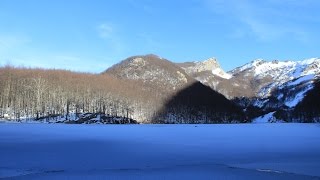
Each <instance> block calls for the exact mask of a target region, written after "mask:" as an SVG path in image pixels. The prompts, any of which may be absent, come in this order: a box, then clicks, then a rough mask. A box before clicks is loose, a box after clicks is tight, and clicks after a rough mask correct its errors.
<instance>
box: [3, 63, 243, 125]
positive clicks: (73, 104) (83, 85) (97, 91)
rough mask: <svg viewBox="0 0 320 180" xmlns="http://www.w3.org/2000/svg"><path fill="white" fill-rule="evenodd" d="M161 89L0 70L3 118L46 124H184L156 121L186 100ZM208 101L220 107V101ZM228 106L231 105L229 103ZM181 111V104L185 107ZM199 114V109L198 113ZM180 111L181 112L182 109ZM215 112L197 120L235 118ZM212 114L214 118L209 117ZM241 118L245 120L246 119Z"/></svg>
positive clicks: (83, 76)
mask: <svg viewBox="0 0 320 180" xmlns="http://www.w3.org/2000/svg"><path fill="white" fill-rule="evenodd" d="M159 89H161V87H158V86H152V85H151V84H149V85H148V84H147V83H143V82H140V81H134V80H126V79H118V78H116V77H114V76H111V75H109V74H89V73H75V72H71V71H65V70H48V69H29V68H15V67H10V66H6V67H2V68H0V118H6V119H12V120H20V119H24V120H43V121H45V120H49V119H52V118H53V119H54V118H57V117H60V118H61V117H63V119H64V120H65V121H70V120H77V119H79V118H80V116H81V114H84V113H95V114H100V115H103V116H107V117H116V118H118V119H119V118H120V119H121V118H122V119H131V120H136V121H138V122H143V123H155V122H157V123H168V122H170V123H182V122H177V121H172V119H176V118H174V117H172V119H170V118H169V119H162V120H161V121H158V120H159V119H157V121H154V117H159V116H158V114H159V113H163V111H162V109H164V106H165V105H166V102H171V104H172V101H173V102H174V103H173V104H176V102H175V101H181V99H176V100H173V99H172V97H173V95H174V94H175V95H177V94H178V93H179V91H181V90H182V89H183V87H182V88H181V89H176V90H175V91H172V92H164V91H161V90H159ZM208 93H209V94H210V93H215V92H214V91H210V92H208ZM208 93H207V94H208ZM207 94H206V95H207ZM203 96H205V95H203ZM221 96H222V95H221ZM198 97H199V95H197V96H194V97H193V96H192V95H191V96H190V97H189V98H191V99H192V98H198ZM212 98H215V97H212ZM207 100H208V101H212V102H214V100H215V99H210V98H209V99H207ZM225 102H227V103H230V102H229V101H227V100H225ZM216 103H218V101H217V102H216ZM178 104H179V103H178ZM180 105H181V103H180V104H179V107H180ZM197 105H199V104H197ZM200 106H202V105H201V104H200ZM170 108H172V107H170ZM181 108H182V107H181ZM190 108H192V107H189V109H188V110H190ZM197 108H198V107H196V106H195V110H196V109H197ZM175 109H176V110H177V109H179V108H178V106H176V107H175ZM198 109H199V108H198ZM215 110H216V109H210V110H206V112H203V113H201V114H198V115H196V116H194V118H200V119H201V118H202V119H205V121H199V123H200V122H204V123H217V122H221V121H220V120H219V121H217V119H221V116H220V115H221V114H223V115H224V116H229V115H230V114H232V113H231V111H229V109H224V110H223V111H221V108H220V110H219V112H215ZM179 112H182V111H178V110H177V111H175V112H170V113H171V115H172V116H179ZM222 112H223V113H222ZM189 113H191V112H189ZM196 113H198V112H196ZM208 114H211V115H210V116H208ZM212 114H215V118H214V119H212V118H208V117H213V116H212ZM218 114H219V118H218V117H217V115H218ZM235 114H237V115H239V111H238V110H235ZM100 117H101V116H100ZM162 117H168V116H162ZM203 117H206V118H203ZM232 117H236V116H232ZM237 117H240V118H239V119H243V117H242V115H241V113H240V115H239V116H237ZM194 118H193V119H194ZM224 119H225V121H223V122H231V121H232V120H231V119H230V118H224ZM233 120H235V119H233ZM237 120H238V119H237ZM183 123H194V121H193V120H192V121H191V120H190V121H189V119H185V120H184V121H183Z"/></svg>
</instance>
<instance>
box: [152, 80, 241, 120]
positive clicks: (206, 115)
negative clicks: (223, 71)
mask: <svg viewBox="0 0 320 180" xmlns="http://www.w3.org/2000/svg"><path fill="white" fill-rule="evenodd" d="M231 122H245V115H244V113H243V112H242V109H241V108H240V107H238V106H236V105H235V104H234V103H232V102H231V101H229V100H228V99H227V98H225V97H224V96H223V95H222V94H220V93H218V92H216V91H214V90H212V89H211V88H210V87H208V86H205V85H203V84H202V83H200V82H195V83H193V84H191V85H190V86H187V87H186V88H184V89H182V90H180V91H179V92H178V93H176V94H175V95H174V96H173V97H171V98H169V99H168V100H167V102H166V103H165V105H164V106H163V107H162V108H161V109H160V110H159V111H158V112H157V113H156V114H155V115H154V116H153V118H152V123H170V124H171V123H231Z"/></svg>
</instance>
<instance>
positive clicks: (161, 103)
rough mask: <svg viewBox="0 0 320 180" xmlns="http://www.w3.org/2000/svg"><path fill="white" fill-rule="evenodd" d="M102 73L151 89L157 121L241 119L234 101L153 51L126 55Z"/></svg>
mask: <svg viewBox="0 0 320 180" xmlns="http://www.w3.org/2000/svg"><path fill="white" fill-rule="evenodd" d="M211 66H212V64H211ZM199 68H201V67H199ZM204 68H205V67H204ZM103 74H108V75H111V76H114V77H117V78H120V79H127V80H133V81H136V82H140V83H142V84H143V85H142V86H143V87H142V89H143V90H147V91H151V92H152V93H154V97H153V98H152V99H150V101H152V102H153V103H152V107H156V108H155V109H157V112H156V113H154V112H152V113H153V116H152V117H151V119H152V120H153V121H155V122H156V123H187V122H192V123H217V122H220V123H221V122H223V123H228V122H232V121H234V122H236V121H238V122H240V121H243V120H244V114H243V112H242V111H241V109H240V108H239V107H238V106H236V105H235V104H234V103H233V102H231V101H230V100H228V99H227V98H225V97H224V96H223V95H222V94H220V93H218V92H216V91H214V90H212V89H211V88H210V87H207V86H206V85H204V84H201V83H199V82H198V81H197V80H195V79H194V78H193V77H191V76H190V75H188V74H187V73H186V72H185V70H184V69H182V68H181V67H179V66H178V65H177V64H174V63H172V62H170V61H169V60H167V59H164V58H161V57H158V56H156V55H145V56H133V57H130V58H127V59H125V60H123V61H121V62H120V63H118V64H116V65H114V66H112V67H111V68H109V69H107V70H106V71H105V72H104V73H103ZM152 107H150V108H151V109H152Z"/></svg>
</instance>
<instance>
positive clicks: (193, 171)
mask: <svg viewBox="0 0 320 180" xmlns="http://www.w3.org/2000/svg"><path fill="white" fill-rule="evenodd" d="M1 178H4V179H6V178H9V179H290V180H291V179H320V125H319V124H238V125H66V124H7V123H0V179H1Z"/></svg>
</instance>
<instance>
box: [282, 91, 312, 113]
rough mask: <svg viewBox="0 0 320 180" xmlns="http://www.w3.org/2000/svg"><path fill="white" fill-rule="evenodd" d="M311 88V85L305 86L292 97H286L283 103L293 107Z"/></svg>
mask: <svg viewBox="0 0 320 180" xmlns="http://www.w3.org/2000/svg"><path fill="white" fill-rule="evenodd" d="M312 88H313V85H309V86H307V87H306V88H305V89H304V90H303V91H300V92H299V93H297V94H295V96H294V97H293V98H291V99H286V101H285V103H284V104H285V105H286V106H288V107H290V108H293V107H295V106H296V105H298V103H299V102H301V101H302V100H303V98H304V97H305V95H306V93H307V92H308V91H310V90H311V89H312Z"/></svg>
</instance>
